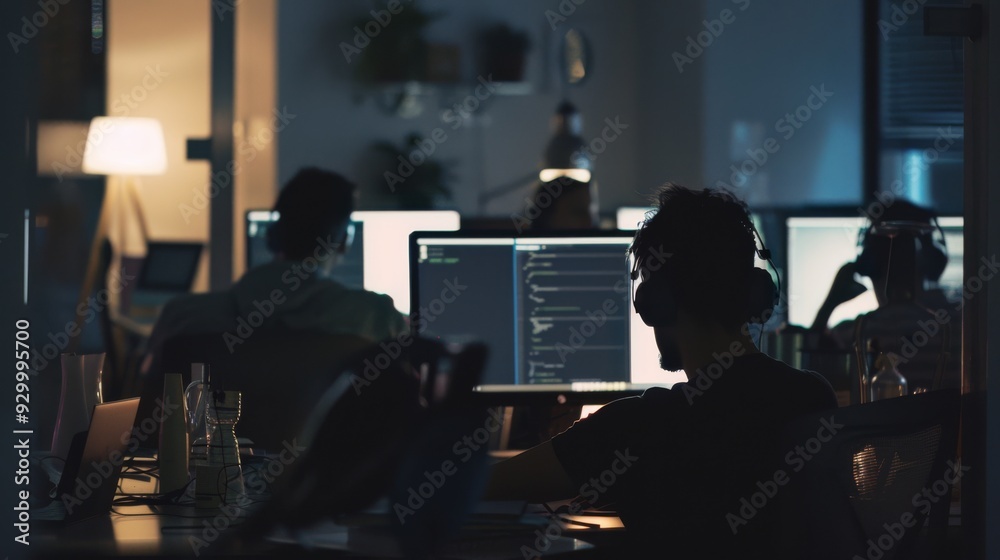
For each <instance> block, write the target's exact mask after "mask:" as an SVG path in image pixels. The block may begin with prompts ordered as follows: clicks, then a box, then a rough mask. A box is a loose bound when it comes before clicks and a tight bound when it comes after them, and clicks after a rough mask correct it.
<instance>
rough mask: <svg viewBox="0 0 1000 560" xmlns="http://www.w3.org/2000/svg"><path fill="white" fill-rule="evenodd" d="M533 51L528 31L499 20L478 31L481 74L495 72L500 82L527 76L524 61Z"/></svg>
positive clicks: (494, 78) (512, 80) (494, 75)
mask: <svg viewBox="0 0 1000 560" xmlns="http://www.w3.org/2000/svg"><path fill="white" fill-rule="evenodd" d="M530 50H531V37H529V36H528V33H527V32H524V31H515V30H514V29H512V28H511V27H510V26H509V25H507V24H505V23H498V24H495V25H491V26H489V27H487V28H485V29H483V30H482V31H481V32H480V33H479V69H480V72H481V75H483V76H488V75H490V74H492V76H493V80H496V81H498V82H519V81H521V80H523V79H524V67H525V61H526V59H527V56H528V52H529V51H530Z"/></svg>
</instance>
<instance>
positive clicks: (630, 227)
mask: <svg viewBox="0 0 1000 560" xmlns="http://www.w3.org/2000/svg"><path fill="white" fill-rule="evenodd" d="M655 210H656V208H653V207H652V206H622V207H621V208H619V209H618V210H617V212H615V222H616V225H615V227H617V228H618V229H620V230H625V231H635V230H637V229H639V224H641V223H642V222H643V221H645V220H646V216H647V214H648V213H649V212H653V211H655Z"/></svg>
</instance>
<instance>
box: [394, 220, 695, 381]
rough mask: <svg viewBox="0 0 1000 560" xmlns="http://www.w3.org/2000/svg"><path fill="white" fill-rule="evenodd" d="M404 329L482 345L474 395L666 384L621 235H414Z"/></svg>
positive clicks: (670, 377)
mask: <svg viewBox="0 0 1000 560" xmlns="http://www.w3.org/2000/svg"><path fill="white" fill-rule="evenodd" d="M410 240H411V245H410V248H411V256H410V258H411V274H412V280H411V282H412V284H413V286H412V288H413V289H412V291H413V298H414V299H413V306H412V311H411V313H412V317H413V318H414V319H413V322H412V325H411V326H412V327H413V329H414V330H415V331H417V333H418V334H420V335H422V336H425V337H429V338H432V339H436V338H437V339H441V340H444V341H445V342H455V343H467V342H472V341H483V342H486V343H487V344H488V345H489V347H490V358H489V361H488V364H487V367H486V371H485V372H484V374H483V384H482V385H481V386H480V387H479V388H478V390H480V391H500V392H511V391H515V392H530V391H560V392H562V391H580V392H584V391H615V390H637V389H644V388H647V387H650V386H654V385H658V386H670V385H672V384H673V383H676V382H678V381H682V380H684V379H685V377H684V374H683V373H681V372H672V373H671V372H664V371H663V370H661V369H660V367H659V358H658V352H657V349H656V343H655V340H654V338H653V331H652V329H651V328H649V327H647V326H646V325H645V324H643V322H642V320H641V318H639V316H638V315H637V314H636V313H635V312H634V311H633V309H632V290H631V281H630V278H629V272H630V270H631V269H630V267H629V261H628V259H627V258H626V254H627V248H628V246H629V245H630V244H631V242H632V236H631V235H629V234H627V233H623V232H619V231H611V232H592V231H588V232H575V233H573V232H567V233H564V232H553V233H550V234H544V235H540V234H534V233H533V234H531V236H524V237H518V236H515V235H512V234H511V233H510V232H455V233H450V234H447V233H439V234H433V233H429V232H417V233H414V234H413V235H411V236H410Z"/></svg>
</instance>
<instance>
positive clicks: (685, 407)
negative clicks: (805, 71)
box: [488, 184, 837, 558]
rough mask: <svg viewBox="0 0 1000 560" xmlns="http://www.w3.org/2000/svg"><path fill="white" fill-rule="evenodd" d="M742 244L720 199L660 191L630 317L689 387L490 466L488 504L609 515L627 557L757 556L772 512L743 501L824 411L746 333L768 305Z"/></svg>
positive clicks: (657, 393)
mask: <svg viewBox="0 0 1000 560" xmlns="http://www.w3.org/2000/svg"><path fill="white" fill-rule="evenodd" d="M755 236H756V230H755V229H754V227H753V222H752V221H751V219H750V215H749V212H748V210H747V208H746V206H745V205H744V204H743V203H742V202H740V201H739V200H738V199H736V198H735V197H734V196H733V195H731V194H729V193H727V192H724V191H718V190H700V191H699V190H691V189H687V188H685V187H681V186H677V185H673V184H668V185H666V186H665V187H663V188H662V189H661V191H660V192H659V194H658V210H657V212H656V214H655V215H654V216H652V217H651V218H648V219H647V220H646V222H645V223H644V224H643V225H642V226H641V227H640V229H639V231H638V232H637V233H636V237H635V240H634V241H633V244H632V246H631V248H630V253H631V254H632V257H633V259H634V266H635V268H634V272H633V279H634V281H636V282H638V288H637V289H636V293H635V298H634V305H635V309H636V311H637V312H638V313H639V314H640V315H641V317H642V319H643V321H644V322H645V323H646V324H647V325H649V326H651V327H652V328H653V329H654V332H655V335H656V344H657V347H658V349H659V352H660V363H661V366H662V367H663V368H664V369H666V370H683V371H684V372H685V373H686V374H687V377H688V381H687V382H686V383H679V384H677V385H675V386H673V387H672V388H670V389H664V388H654V389H649V390H647V391H645V392H644V393H643V395H642V396H640V397H630V398H625V399H620V400H617V401H615V402H612V403H610V404H608V405H606V406H604V407H603V408H601V409H600V410H599V411H597V412H595V413H594V414H592V415H590V416H589V417H587V418H586V419H584V420H580V421H579V422H577V423H576V424H575V425H574V426H573V427H571V428H570V429H568V430H567V431H565V432H563V433H562V434H559V435H558V436H556V437H555V438H553V439H552V440H550V441H548V442H546V443H543V444H541V445H539V446H537V447H534V448H532V449H529V450H528V451H526V452H524V453H523V454H521V455H519V456H517V457H514V458H513V459H510V460H508V461H505V462H503V463H500V464H498V465H497V466H496V467H495V470H494V473H493V478H492V479H491V483H490V490H489V492H488V497H490V498H504V499H524V500H528V501H531V502H539V501H550V500H561V499H569V498H572V497H574V496H580V497H581V498H583V499H584V500H586V502H587V503H589V504H590V505H595V506H600V505H605V504H613V508H612V509H614V510H615V511H616V512H618V514H619V516H620V517H621V519H622V521H623V522H624V524H625V527H626V529H627V536H628V540H629V542H630V544H631V546H632V547H633V549H634V551H635V552H636V553H642V554H644V555H648V556H649V557H654V556H655V557H662V558H688V557H696V558H729V557H738V558H756V557H758V556H760V557H769V556H767V553H768V551H769V548H770V544H769V539H770V538H771V530H772V529H773V523H772V521H771V516H772V515H774V514H776V513H777V512H776V508H775V507H773V504H772V507H771V508H768V506H767V504H760V503H759V500H755V501H757V506H756V507H753V508H748V507H746V506H744V503H743V500H750V499H751V498H752V497H753V495H754V494H755V493H757V492H761V489H760V484H764V485H765V487H767V488H770V486H769V485H772V484H774V483H773V477H774V475H775V461H774V458H775V457H776V456H778V455H781V450H779V449H778V437H779V434H780V432H781V430H782V428H783V427H784V426H785V425H786V424H787V423H788V422H790V421H791V420H793V419H794V418H796V417H798V416H801V415H804V414H807V413H810V412H814V411H819V410H824V409H828V408H834V407H836V406H837V401H836V398H835V397H834V393H833V390H832V389H831V387H830V385H829V383H827V382H826V380H824V379H823V378H822V377H820V376H819V375H817V374H814V373H811V372H804V371H799V370H796V369H793V368H792V367H790V366H788V365H786V364H784V363H782V362H779V361H776V360H774V359H772V358H770V357H768V356H766V355H764V354H763V353H761V352H760V351H758V350H757V347H756V346H755V345H754V343H753V340H752V339H751V337H750V333H749V329H748V325H747V323H748V322H750V321H761V322H762V321H763V320H765V319H766V317H767V316H769V315H770V310H771V308H772V307H773V305H774V302H775V299H776V290H775V287H774V284H773V282H772V280H771V277H770V275H769V274H768V273H767V272H766V271H764V270H761V269H757V268H755V267H754V256H755V254H759V255H760V256H761V257H762V258H767V257H768V254H767V250H766V249H763V248H761V249H759V250H758V249H757V240H756V239H755ZM664 254H666V255H669V257H668V258H666V259H660V260H658V259H656V258H654V257H655V255H664ZM771 498H772V499H773V498H774V496H772V497H771ZM767 499H768V498H767V497H765V500H767ZM574 507H576V506H571V507H570V509H571V510H572V509H574ZM750 509H753V511H752V512H751V511H750ZM644 557H645V556H644Z"/></svg>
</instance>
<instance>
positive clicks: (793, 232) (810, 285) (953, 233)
mask: <svg viewBox="0 0 1000 560" xmlns="http://www.w3.org/2000/svg"><path fill="white" fill-rule="evenodd" d="M868 223H869V222H868V219H867V218H865V217H862V216H853V217H793V218H788V220H787V222H786V224H787V226H788V322H789V323H791V324H793V325H801V326H804V327H809V326H812V323H813V320H814V319H815V318H816V313H817V312H819V308H820V307H821V306H822V305H823V300H824V299H825V298H826V295H827V293H828V292H829V291H830V286H831V285H832V283H833V278H834V276H836V275H837V271H838V270H840V267H841V266H843V265H844V263H847V262H851V261H853V260H855V259H856V258H857V257H858V251H859V247H858V238H859V233H860V232H861V231H862V229H863V228H865V227H867V226H868ZM938 224H939V225H940V226H941V230H942V231H943V232H944V239H945V243H946V245H947V248H948V264H947V265H946V267H945V270H944V273H943V274H942V275H941V279H940V281H939V286H940V287H941V289H942V290H944V292H945V295H946V296H947V297H948V299H949V300H953V301H954V300H957V299H958V298H960V297H961V293H962V258H963V252H964V251H963V239H962V226H963V220H962V218H961V217H942V218H939V219H938ZM935 235H938V234H935ZM857 280H858V281H859V282H861V283H862V284H863V285H864V286H865V287H867V288H868V291H866V292H865V293H863V294H861V295H860V296H858V297H856V298H854V299H852V300H850V301H848V302H845V303H843V304H841V305H839V306H838V307H837V309H836V310H834V312H833V314H832V315H831V316H830V322H829V324H828V325H827V326H830V327H832V326H834V325H837V324H838V323H840V322H841V321H845V320H850V319H854V318H855V317H857V316H858V315H860V314H862V313H867V312H869V311H873V310H875V309H876V308H877V307H878V302H877V301H876V299H875V293H874V292H873V291H872V283H871V280H870V279H868V278H865V277H862V276H858V277H857Z"/></svg>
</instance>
